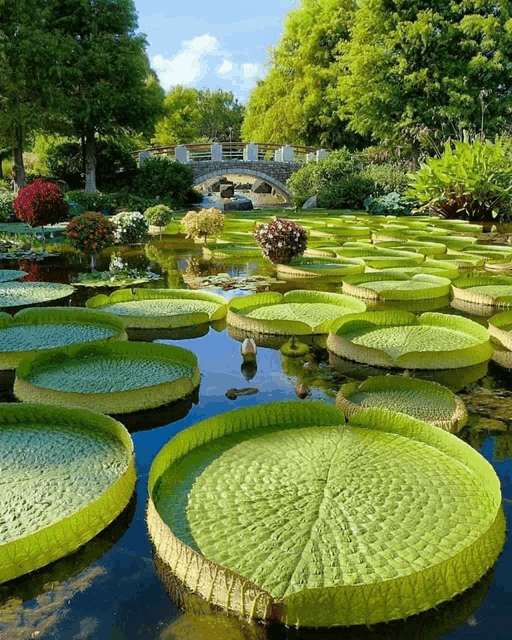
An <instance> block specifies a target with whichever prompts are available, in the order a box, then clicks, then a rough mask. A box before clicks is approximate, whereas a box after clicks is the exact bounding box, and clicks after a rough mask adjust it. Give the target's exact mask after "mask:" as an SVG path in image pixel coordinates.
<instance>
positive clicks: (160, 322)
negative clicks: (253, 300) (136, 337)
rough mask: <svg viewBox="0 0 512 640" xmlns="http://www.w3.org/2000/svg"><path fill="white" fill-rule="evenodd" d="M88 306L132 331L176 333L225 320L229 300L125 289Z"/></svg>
mask: <svg viewBox="0 0 512 640" xmlns="http://www.w3.org/2000/svg"><path fill="white" fill-rule="evenodd" d="M86 306H87V307H88V308H89V309H97V310H99V311H106V312H108V313H113V314H114V315H116V316H119V317H121V318H122V319H123V321H124V322H125V326H126V327H128V328H130V329H166V328H172V329H175V328H178V327H187V326H190V325H194V324H204V323H207V322H213V321H214V320H219V319H221V318H223V317H224V316H225V315H226V308H227V300H226V298H224V296H221V295H218V294H216V293H210V292H206V291H188V290H186V289H135V290H133V291H132V290H130V289H122V290H120V291H115V292H114V293H112V294H111V295H110V296H105V295H99V296H94V298H91V299H90V300H88V301H87V303H86Z"/></svg>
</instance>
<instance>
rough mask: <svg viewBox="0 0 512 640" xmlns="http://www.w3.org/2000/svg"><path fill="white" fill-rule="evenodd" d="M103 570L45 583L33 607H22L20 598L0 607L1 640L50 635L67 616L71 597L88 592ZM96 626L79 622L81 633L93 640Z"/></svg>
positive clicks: (88, 621) (24, 639)
mask: <svg viewBox="0 0 512 640" xmlns="http://www.w3.org/2000/svg"><path fill="white" fill-rule="evenodd" d="M105 573H106V571H105V569H103V568H102V567H90V568H88V569H86V570H85V571H83V572H82V573H81V574H80V575H78V576H76V577H75V578H71V579H70V580H66V581H65V582H63V583H62V584H58V585H57V586H55V587H54V586H53V584H52V583H51V582H50V583H48V584H47V590H46V591H44V592H43V593H41V594H40V595H38V596H37V597H36V599H35V606H34V605H33V604H31V605H30V606H26V605H24V603H23V601H22V600H21V599H19V598H10V599H9V600H7V602H5V603H4V604H3V605H0V640H28V638H39V637H43V636H45V634H47V633H49V632H50V631H51V630H52V629H53V628H54V627H55V626H56V625H57V624H59V622H61V621H62V620H63V619H64V618H65V617H66V615H67V613H68V611H69V609H68V608H67V605H68V604H69V601H70V600H71V598H73V596H75V595H76V594H77V593H82V592H83V591H85V590H86V589H88V588H89V587H90V586H91V584H92V583H93V581H94V580H95V579H96V578H98V577H100V576H102V575H104V574H105ZM96 626H97V621H96V620H94V619H93V618H86V619H84V620H82V621H81V622H80V630H81V631H82V630H83V631H84V633H86V634H87V635H85V636H84V637H92V636H90V634H92V633H93V632H94V630H95V628H96Z"/></svg>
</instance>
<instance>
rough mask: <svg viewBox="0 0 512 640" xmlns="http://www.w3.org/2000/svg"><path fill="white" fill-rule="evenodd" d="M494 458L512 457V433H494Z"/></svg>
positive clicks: (505, 458) (506, 458)
mask: <svg viewBox="0 0 512 640" xmlns="http://www.w3.org/2000/svg"><path fill="white" fill-rule="evenodd" d="M492 438H493V440H494V459H495V460H499V461H503V460H508V459H510V458H512V433H511V432H509V431H506V432H505V433H493V435H492Z"/></svg>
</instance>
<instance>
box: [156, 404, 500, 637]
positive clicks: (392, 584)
mask: <svg viewBox="0 0 512 640" xmlns="http://www.w3.org/2000/svg"><path fill="white" fill-rule="evenodd" d="M305 460H307V464H305ZM149 496H150V500H149V504H148V514H147V522H148V529H149V533H150V536H151V539H152V542H153V544H154V546H155V547H156V551H157V553H158V554H159V555H160V557H161V558H162V559H163V561H164V562H165V563H166V564H167V565H168V566H170V567H172V568H173V571H174V573H175V574H176V575H177V577H178V578H179V579H180V580H182V581H183V582H184V584H185V585H187V586H188V587H189V588H191V589H192V590H194V591H198V592H199V593H201V594H203V596H204V597H206V598H207V600H208V601H209V602H210V603H212V604H214V605H217V606H221V607H224V608H226V609H228V610H234V611H237V612H238V613H239V614H240V613H241V614H242V615H246V616H249V617H253V618H263V619H270V620H272V619H273V620H278V621H280V622H283V623H285V624H287V625H297V626H298V625H305V626H332V625H353V624H374V623H376V622H383V621H388V620H392V619H398V618H404V617H407V616H409V615H412V614H414V613H418V612H420V611H422V610H426V609H429V608H431V607H433V606H435V605H437V604H439V603H440V602H442V601H444V600H448V599H451V598H452V597H453V596H454V595H455V594H456V593H459V592H462V591H464V590H465V589H466V588H467V587H469V586H470V585H472V584H473V583H474V582H475V581H476V580H478V579H479V578H480V577H481V576H482V575H483V574H484V573H485V572H486V571H487V569H488V568H489V567H490V566H492V564H493V563H494V562H495V560H496V558H497V556H498V554H499V552H500V550H501V548H502V546H503V542H504V535H505V531H504V517H503V512H502V510H501V492H500V487H499V480H498V478H497V476H496V473H495V471H494V470H493V468H492V466H491V465H490V464H489V463H488V462H487V461H486V460H485V459H484V458H483V457H482V456H480V454H478V453H477V452H476V451H475V450H474V449H472V448H471V447H470V446H469V445H467V444H466V443H464V442H462V441H460V440H459V439H457V438H454V437H453V436H452V435H450V434H448V433H445V432H443V431H442V430H440V429H433V428H432V426H431V425H428V424H426V423H424V422H422V421H419V420H416V419H414V418H411V417H409V416H406V415H404V414H399V413H394V412H389V411H384V410H378V409H367V410H364V411H361V412H359V413H357V414H356V415H354V416H352V417H351V418H350V421H349V423H348V424H344V418H343V415H342V414H341V412H339V413H338V412H337V411H336V409H335V408H334V407H330V406H328V405H325V403H314V402H307V403H305V404H304V403H274V404H271V405H263V406H261V405H260V406H258V407H253V408H250V409H244V410H241V411H232V412H229V413H226V414H223V415H221V416H217V417H215V418H212V419H210V420H207V421H204V422H202V423H199V424H197V425H194V426H193V427H191V428H189V429H187V430H186V431H184V432H182V433H180V434H178V435H177V436H175V437H174V438H173V439H172V440H171V441H170V442H169V443H168V444H167V445H166V446H165V447H164V448H163V449H162V451H161V452H160V453H159V454H158V456H157V457H156V459H155V460H154V462H153V464H152V467H151V471H150V476H149ZM376 594H377V595H376Z"/></svg>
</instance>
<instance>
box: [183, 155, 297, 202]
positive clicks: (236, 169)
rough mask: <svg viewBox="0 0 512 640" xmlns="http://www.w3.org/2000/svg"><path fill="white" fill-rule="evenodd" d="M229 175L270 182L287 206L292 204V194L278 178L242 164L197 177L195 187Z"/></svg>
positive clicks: (195, 177)
mask: <svg viewBox="0 0 512 640" xmlns="http://www.w3.org/2000/svg"><path fill="white" fill-rule="evenodd" d="M229 173H236V174H238V175H241V176H252V177H255V178H260V179H261V180H264V181H265V182H268V184H269V185H270V186H271V187H274V189H277V190H278V191H280V192H281V194H282V195H283V197H284V198H285V200H286V203H287V204H291V203H292V193H291V191H290V189H289V188H288V187H287V186H286V184H285V183H284V182H282V181H281V180H279V179H278V178H274V177H273V176H271V175H269V174H268V173H263V172H262V171H255V170H254V169H246V168H245V167H244V166H243V164H242V163H240V164H236V165H235V166H229V165H228V164H227V163H226V166H224V167H222V169H215V170H213V171H209V172H208V173H203V174H201V175H195V176H194V186H197V185H198V184H200V183H201V182H204V181H205V180H209V179H210V178H217V177H218V176H223V175H226V174H229Z"/></svg>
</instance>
